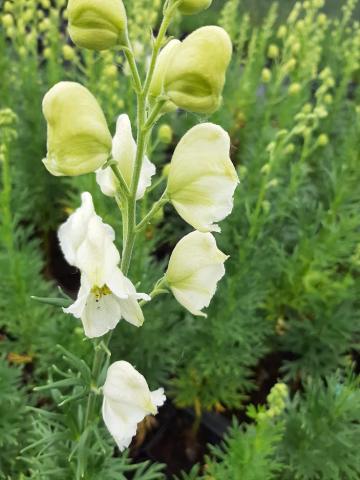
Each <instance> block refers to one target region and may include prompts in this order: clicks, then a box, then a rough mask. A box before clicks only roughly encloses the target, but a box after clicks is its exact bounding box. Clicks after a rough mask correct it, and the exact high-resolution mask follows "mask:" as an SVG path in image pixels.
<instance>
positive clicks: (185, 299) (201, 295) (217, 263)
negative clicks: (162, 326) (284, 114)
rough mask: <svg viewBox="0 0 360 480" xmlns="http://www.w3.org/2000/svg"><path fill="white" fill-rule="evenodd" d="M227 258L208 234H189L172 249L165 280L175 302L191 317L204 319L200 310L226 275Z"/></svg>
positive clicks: (207, 304) (205, 305) (208, 301)
mask: <svg viewBox="0 0 360 480" xmlns="http://www.w3.org/2000/svg"><path fill="white" fill-rule="evenodd" d="M227 258H228V257H227V256H226V255H225V254H224V253H223V252H221V251H220V250H219V249H218V248H217V245H216V241H215V238H214V237H213V235H212V234H211V233H201V232H196V231H195V232H191V233H189V234H188V235H186V236H185V237H183V238H182V239H181V240H180V241H179V242H178V244H177V245H176V247H175V248H174V250H173V252H172V254H171V257H170V260H169V266H168V269H167V272H166V275H165V278H166V280H167V282H168V284H169V286H170V288H171V291H172V293H173V294H174V296H175V298H176V300H177V301H178V302H179V303H180V304H181V305H182V306H183V307H185V308H186V309H187V310H189V312H191V313H192V314H193V315H201V316H204V317H206V315H205V314H204V313H203V312H202V309H203V308H205V307H208V306H209V304H210V301H211V299H212V297H213V296H214V294H215V291H216V287H217V283H218V282H219V280H220V279H221V278H222V277H223V276H224V274H225V267H224V263H225V261H226V260H227Z"/></svg>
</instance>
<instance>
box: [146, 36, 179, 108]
mask: <svg viewBox="0 0 360 480" xmlns="http://www.w3.org/2000/svg"><path fill="white" fill-rule="evenodd" d="M179 45H181V42H180V40H177V39H176V38H174V39H172V40H170V42H168V43H167V44H166V45H165V47H164V48H163V49H162V50H161V52H160V55H159V57H158V59H157V62H156V66H155V70H154V75H153V78H152V81H151V84H150V90H149V92H150V96H151V97H152V98H153V99H155V98H157V97H159V96H160V95H162V94H164V93H165V92H164V81H165V74H166V71H167V69H168V66H169V63H170V60H171V58H172V56H173V54H174V53H175V52H176V49H177V48H178V47H179ZM164 110H165V111H167V112H170V111H172V110H176V105H175V104H174V103H172V102H171V101H168V102H166V105H165V107H164Z"/></svg>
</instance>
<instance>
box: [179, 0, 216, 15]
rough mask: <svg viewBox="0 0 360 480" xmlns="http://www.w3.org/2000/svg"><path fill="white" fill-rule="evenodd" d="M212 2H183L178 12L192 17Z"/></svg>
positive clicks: (190, 0) (189, 0)
mask: <svg viewBox="0 0 360 480" xmlns="http://www.w3.org/2000/svg"><path fill="white" fill-rule="evenodd" d="M211 3H212V0H183V1H182V2H181V3H180V6H179V10H180V12H181V13H182V14H183V15H194V14H195V13H199V12H202V11H203V10H206V9H207V8H209V7H210V5H211Z"/></svg>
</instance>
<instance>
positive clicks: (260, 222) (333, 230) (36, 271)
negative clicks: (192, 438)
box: [0, 0, 360, 480]
mask: <svg viewBox="0 0 360 480" xmlns="http://www.w3.org/2000/svg"><path fill="white" fill-rule="evenodd" d="M7 3H8V2H7ZM10 3H11V5H13V7H12V8H13V9H14V10H10V11H8V10H6V8H9V7H6V8H5V2H2V3H1V4H0V10H1V18H3V17H4V15H5V14H6V13H10V14H11V15H12V17H13V19H14V22H15V24H14V25H13V26H11V25H10V26H5V25H4V22H0V72H1V82H0V99H1V100H0V107H1V108H4V107H11V108H12V110H13V111H14V112H15V113H16V114H17V120H15V117H12V120H11V122H10V124H11V125H10V128H9V124H7V125H6V131H7V133H6V134H5V129H4V125H1V124H0V132H1V133H0V138H1V142H0V143H1V148H2V150H1V163H0V171H1V179H2V191H1V205H0V208H1V215H0V271H1V275H0V317H1V325H0V328H1V341H0V349H1V354H2V355H3V358H2V360H1V362H0V379H1V380H0V383H1V388H0V413H1V412H6V415H2V414H1V415H0V417H1V421H2V422H4V424H3V425H4V426H2V425H0V447H1V448H0V450H1V453H0V472H1V475H3V476H5V475H7V476H9V475H11V477H10V478H14V479H15V478H17V477H16V475H23V477H19V478H32V479H41V478H49V477H50V476H51V477H54V479H56V478H59V479H60V478H61V479H66V478H74V472H73V471H72V470H71V468H73V467H72V466H69V464H68V462H67V459H68V455H69V452H71V451H72V450H73V449H74V448H75V446H76V445H77V440H78V439H77V437H76V431H75V430H74V431H73V432H72V433H73V438H72V439H71V441H70V440H69V438H68V432H69V429H70V430H71V428H70V426H69V425H66V424H64V423H63V417H61V418H60V417H57V416H56V414H55V405H56V404H57V403H59V402H57V401H56V400H55V399H54V398H51V397H48V396H46V395H45V396H44V395H43V394H39V393H36V394H35V393H33V392H32V387H33V385H34V384H43V383H44V382H45V380H44V378H45V374H46V372H47V371H48V368H49V367H50V366H51V365H52V363H53V362H54V352H55V355H56V361H57V365H58V367H59V368H60V369H61V371H65V370H66V368H67V364H66V361H65V360H64V358H63V357H62V354H60V352H59V351H57V350H55V349H54V346H55V345H56V344H57V343H62V344H64V345H66V347H67V349H68V350H70V351H76V352H77V355H78V356H79V357H81V358H83V359H84V360H87V359H88V358H90V356H91V355H92V350H91V346H90V345H89V343H88V342H83V341H82V338H81V334H80V333H79V329H78V328H77V327H78V324H77V323H74V320H72V319H70V318H69V317H68V316H65V315H63V314H62V312H61V311H60V310H57V309H55V308H54V307H50V306H46V305H42V304H38V303H35V302H33V301H32V300H31V299H30V295H31V294H34V293H36V294H37V295H39V296H44V297H46V296H57V295H58V292H57V289H56V288H55V286H54V283H59V281H58V279H55V280H54V279H53V278H52V276H53V271H52V268H51V265H50V263H49V260H51V252H52V249H53V248H54V246H53V244H52V243H53V241H52V238H54V232H55V231H56V229H57V227H58V225H59V224H60V223H61V222H62V221H63V219H64V217H65V215H66V214H67V213H68V212H69V211H71V210H73V209H74V208H75V207H76V206H77V202H78V193H79V192H80V191H84V190H87V191H90V192H91V193H92V194H93V196H94V200H95V204H96V209H97V211H98V212H99V214H100V215H102V217H103V218H104V221H105V222H107V223H110V224H112V225H113V226H114V227H115V228H116V230H117V231H119V229H120V228H121V223H120V221H119V219H118V218H117V217H116V216H115V215H114V214H113V211H112V209H111V208H110V203H109V200H108V199H107V198H105V197H104V196H102V195H101V194H99V193H96V192H97V189H96V188H95V179H94V177H84V178H77V179H71V180H68V179H67V180H59V179H54V178H52V177H51V176H50V175H48V174H47V172H46V171H45V169H43V168H41V166H40V165H41V158H43V157H44V155H45V151H46V146H45V133H44V132H45V125H44V121H43V119H42V116H41V99H42V97H43V94H44V92H45V91H46V90H47V89H48V88H49V87H50V86H51V85H53V84H54V83H56V82H57V81H59V80H62V79H70V78H71V79H72V80H77V81H81V82H82V83H84V84H85V85H86V86H88V87H89V88H90V89H91V91H92V92H93V93H94V94H95V95H96V96H97V97H98V98H99V100H100V103H101V105H102V106H103V108H104V110H105V112H106V115H107V119H108V121H109V124H110V125H111V126H112V131H113V128H114V123H115V120H116V116H117V115H118V113H119V112H122V111H123V110H126V111H127V112H129V114H130V116H131V117H132V118H134V116H135V108H134V105H133V104H132V102H131V100H129V98H130V95H129V91H130V88H131V82H130V76H129V73H130V72H129V71H128V67H127V65H126V63H125V62H124V59H123V58H122V57H121V56H120V55H119V54H116V53H115V54H113V53H109V52H106V53H93V52H85V53H84V51H80V50H79V49H77V48H76V47H73V46H71V43H70V41H69V39H68V36H67V33H66V31H65V28H64V25H65V20H66V19H65V17H64V3H65V2H63V1H62V0H57V1H53V2H52V3H51V6H50V8H49V4H47V2H26V1H25V0H21V1H17V2H10ZM125 3H126V6H127V9H128V14H129V24H130V25H131V32H132V36H133V38H132V41H133V43H134V44H135V49H136V52H137V55H138V57H139V58H140V59H142V60H144V59H145V58H146V56H147V55H148V53H149V52H148V50H147V47H146V44H148V43H149V39H150V28H155V30H156V28H157V21H158V17H157V14H155V12H157V11H158V9H155V8H154V7H153V5H154V3H155V2H151V1H147V0H137V1H134V2H130V1H128V2H125ZM250 3H251V6H252V8H251V9H250V8H249V2H246V1H245V0H243V1H239V0H228V1H226V2H219V1H218V2H214V5H215V8H216V7H218V10H219V14H217V16H216V17H214V20H213V21H214V22H217V21H219V23H220V24H221V25H222V26H223V27H224V28H226V29H227V30H228V31H229V33H230V35H231V37H232V40H233V43H234V58H233V62H232V65H231V68H230V72H229V76H228V80H227V86H226V90H225V92H224V98H223V108H222V109H221V110H220V111H219V112H218V113H216V114H215V115H214V116H213V117H212V119H211V120H212V121H214V122H215V123H219V124H220V125H224V126H225V128H227V129H228V130H229V131H230V133H231V139H232V150H233V151H232V153H233V155H232V157H233V160H234V162H235V164H236V167H237V170H238V173H239V175H240V177H241V185H240V188H239V190H238V192H237V193H236V196H235V207H234V211H233V214H232V216H231V217H230V218H229V219H228V220H227V221H226V222H224V223H223V224H222V235H221V237H220V238H219V245H220V248H221V249H222V250H223V251H225V252H227V253H228V254H229V255H230V259H229V260H228V262H227V264H226V268H227V276H226V277H225V279H224V280H223V282H222V283H221V285H220V286H219V289H218V292H217V297H216V298H215V299H214V302H213V303H212V305H211V306H210V308H209V309H208V311H207V313H208V317H207V318H206V319H201V318H200V319H199V318H196V319H195V318H193V317H192V316H190V315H188V314H186V313H184V312H183V311H182V310H181V309H180V308H179V307H178V306H177V305H175V303H174V302H173V301H172V300H171V298H170V296H164V297H162V299H161V302H160V301H156V300H155V301H154V302H152V303H151V305H149V306H146V307H145V314H146V318H147V320H146V322H145V324H144V327H143V328H142V329H141V330H140V331H137V332H134V330H133V329H132V328H131V327H129V326H127V325H123V324H122V325H121V328H120V329H119V330H118V331H117V332H116V334H115V335H114V337H113V339H112V342H111V349H112V351H113V352H114V354H113V357H114V358H113V359H114V360H117V359H120V358H125V357H126V358H127V359H128V360H129V361H130V362H132V363H133V364H135V365H136V366H137V367H138V368H139V370H140V371H142V373H143V374H144V375H145V377H146V378H147V379H148V380H149V384H150V385H154V386H155V385H158V384H162V382H166V384H167V386H168V389H167V390H168V392H169V393H170V395H171V397H172V399H173V401H174V403H175V405H176V406H178V407H181V408H182V407H192V408H194V409H195V411H196V415H197V417H198V420H199V418H200V417H201V413H202V412H203V411H204V410H217V411H223V410H224V409H228V410H232V409H241V408H242V407H243V405H244V403H245V402H247V399H248V398H249V397H250V396H252V395H255V392H256V391H257V389H259V388H261V387H262V386H263V385H262V384H261V381H260V380H259V375H258V370H257V367H258V365H259V362H262V363H263V362H264V358H265V365H266V367H268V371H266V375H267V377H266V382H265V383H274V382H276V381H277V378H275V377H278V376H279V377H281V376H283V377H284V378H285V379H286V381H287V382H288V383H289V385H291V387H292V389H293V390H294V391H295V390H299V391H298V392H297V393H296V394H295V396H294V398H293V400H291V401H290V402H289V403H288V405H287V409H286V411H285V412H284V413H283V414H282V417H281V421H270V420H266V421H259V420H257V419H255V418H251V419H250V421H251V423H249V424H247V423H246V424H244V423H240V424H239V423H237V424H234V426H233V427H232V428H231V430H230V432H229V434H228V435H227V437H226V440H225V442H224V443H223V444H222V446H221V447H214V448H212V449H211V451H210V454H209V455H208V457H207V459H206V465H207V467H206V469H205V470H204V471H203V469H202V467H201V466H200V465H199V466H195V467H194V469H193V471H192V473H191V474H189V475H185V474H184V478H186V479H189V480H190V479H197V478H204V480H205V479H206V480H210V479H212V478H216V479H217V480H218V479H219V480H222V479H223V478H224V479H227V478H229V479H230V478H234V479H237V478H239V479H240V478H241V480H245V479H249V480H250V479H251V480H257V479H259V480H263V479H266V478H269V479H272V478H273V479H279V480H288V479H301V480H303V479H309V480H310V479H315V478H319V479H329V480H336V479H339V480H340V479H343V478H346V479H349V480H351V479H356V478H358V477H359V475H360V466H359V461H358V458H357V457H356V448H355V447H354V446H355V445H357V444H358V428H357V423H358V421H359V418H358V416H359V412H358V406H357V405H358V404H359V399H358V391H359V390H358V383H357V380H355V379H345V380H344V379H342V378H341V375H340V374H338V375H334V372H335V371H337V370H338V369H339V368H343V367H344V366H345V365H347V364H348V363H349V360H351V358H352V359H354V358H356V355H357V350H358V348H359V347H358V345H359V343H358V338H359V333H360V323H359V313H358V312H359V298H360V295H359V287H360V284H359V269H360V243H359V227H360V213H359V212H360V210H359V204H360V198H359V189H358V184H359V180H360V177H359V175H360V174H359V168H358V164H359V151H360V144H359V142H360V140H359V139H360V135H359V134H360V111H359V100H360V98H359V89H358V82H359V62H360V57H359V55H360V53H359V52H360V49H359V45H360V30H359V25H358V23H357V22H355V21H354V19H355V14H354V11H355V9H356V8H358V7H357V6H356V2H355V1H348V2H338V3H339V4H340V3H341V4H342V5H340V6H339V5H333V4H331V2H327V5H325V10H324V7H322V2H321V1H316V0H311V1H307V2H296V5H295V6H293V7H292V8H291V6H290V5H286V7H284V2H280V5H278V6H276V4H275V3H274V2H265V4H263V5H262V7H261V9H259V10H262V11H263V12H265V14H264V15H263V14H261V15H260V14H259V15H257V12H255V9H254V8H253V4H254V2H250ZM257 3H260V2H257ZM291 3H294V2H291ZM340 7H341V8H340ZM326 8H329V9H331V11H332V16H329V15H327V14H326V11H327V10H326ZM285 13H286V16H285ZM208 15H213V13H211V12H210V11H209V12H207V13H204V14H201V15H200V16H199V17H198V18H194V19H185V20H183V21H182V23H180V19H178V21H177V22H176V23H175V26H174V27H173V31H174V32H177V33H178V32H179V34H180V35H181V34H182V33H183V32H185V31H188V30H189V29H190V28H192V25H193V24H192V22H199V24H204V22H205V19H206V18H209V17H208ZM254 17H261V19H260V18H258V19H257V24H256V25H254ZM145 24H146V26H145ZM65 47H66V48H65ZM120 72H123V73H125V75H119V73H120ZM120 78H121V80H120ZM201 120H203V119H201ZM198 121H199V118H198V117H197V116H195V115H191V114H184V113H178V114H176V115H175V116H174V118H172V117H168V118H166V122H167V123H169V124H170V125H171V126H172V129H173V132H174V145H175V141H177V140H178V139H179V138H180V136H181V135H182V133H183V132H184V131H185V130H186V129H187V128H188V127H189V125H190V126H191V125H193V124H195V123H197V122H198ZM15 132H16V136H17V138H15ZM5 136H6V138H5ZM159 147H160V148H159ZM172 150H173V144H171V145H161V144H160V145H159V142H158V139H157V138H156V135H154V137H153V138H152V146H151V148H150V151H151V160H152V161H153V162H154V163H156V165H157V167H158V169H160V168H162V167H163V166H164V165H165V164H166V162H167V161H168V160H169V157H170V155H171V153H172ZM5 157H6V161H4V158H5ZM5 177H6V178H5ZM159 191H160V187H159V188H158V189H157V190H156V189H155V190H154V191H152V192H151V193H150V194H149V195H148V197H147V199H146V200H145V202H144V211H146V209H147V206H148V205H150V204H151V201H152V200H153V199H154V198H156V195H155V194H156V193H158V192H159ZM142 213H144V212H142ZM160 213H161V214H162V216H160V217H159V218H158V219H157V222H156V223H155V222H154V223H153V224H152V225H150V226H149V227H148V229H147V230H146V231H145V232H144V235H143V236H141V237H140V238H139V243H138V247H137V249H136V252H135V258H134V262H133V265H132V267H131V268H132V270H131V274H132V276H133V277H134V278H137V279H139V281H140V282H141V286H142V288H144V291H150V290H151V287H152V285H153V284H154V281H155V280H156V279H157V278H158V277H159V272H160V271H163V269H164V266H165V265H166V262H167V259H168V252H169V251H171V249H172V248H173V247H174V244H175V239H176V238H178V237H179V236H180V235H182V234H184V233H186V232H187V230H186V227H185V226H184V225H183V223H182V222H181V221H180V220H179V219H177V218H175V216H174V215H173V210H172V209H171V208H168V207H166V208H165V209H164V210H163V211H162V212H160ZM55 243H56V242H55ZM119 243H121V240H120V242H119ZM71 275H72V276H74V277H75V275H76V273H75V272H74V273H72V274H71ZM34 286H36V289H35V290H34ZM71 293H74V292H71ZM269 353H273V354H275V355H277V356H279V357H280V358H281V365H280V370H279V371H278V370H277V367H276V372H275V375H273V373H272V372H270V370H272V367H273V365H268V364H267V361H268V360H267V359H268V358H269V357H266V355H267V354H269ZM5 358H9V359H15V361H16V362H18V363H19V364H27V367H24V369H23V376H21V373H20V370H18V369H17V368H16V369H15V368H13V367H9V366H8V364H7V361H6V360H5ZM27 369H29V371H31V374H29V375H28V374H25V373H24V371H25V372H26V371H27ZM24 375H25V376H26V378H25V377H24ZM51 375H53V377H54V380H55V381H59V380H60V379H61V378H62V377H61V376H60V375H59V374H58V372H55V371H53V370H51ZM24 383H26V384H27V388H26V390H25V388H23V387H22V386H21V385H23V384H24ZM75 388H78V386H76V387H75ZM302 388H304V392H302V391H301V390H302ZM75 391H77V390H75ZM69 392H72V387H71V388H70V387H69V388H68V389H67V390H66V393H69ZM42 402H44V403H45V407H46V408H43V409H42V410H43V411H44V412H45V413H43V414H42V415H40V414H38V412H37V413H36V414H35V412H31V413H30V412H29V411H27V412H26V411H25V403H27V404H29V405H33V406H37V407H39V406H41V407H43V406H44V405H43V403H42ZM65 407H66V406H65ZM66 408H67V407H66ZM76 408H77V404H76V403H75V407H74V410H72V411H71V412H72V413H71V414H72V415H73V417H74V418H77V410H76ZM257 408H259V407H257ZM256 411H258V410H256ZM30 417H33V421H32V422H30V420H31V419H30ZM28 429H29V431H30V433H29V435H28V436H27V440H26V445H25V444H24V443H23V442H25V439H24V438H23V437H25V435H23V434H25V432H26V435H27V434H28ZM64 432H65V433H66V434H64ZM99 436H100V437H101V438H102V435H101V432H100V434H99ZM15 439H16V440H17V441H18V443H19V445H16V443H15ZM41 439H42V440H44V439H45V440H46V441H45V442H44V443H41V444H37V443H36V442H38V441H39V440H41ZM54 439H55V440H56V441H53V440H54ZM64 439H66V440H64ZM20 444H21V445H20ZM20 446H21V448H26V447H30V446H31V448H28V449H27V450H24V451H23V453H22V454H21V457H22V458H21V460H16V457H17V456H18V455H19V449H20ZM103 447H104V449H105V451H106V455H105V456H104V457H102V456H100V454H98V452H97V451H96V449H95V446H94V448H93V450H94V451H92V452H91V453H92V456H91V461H92V462H93V463H92V466H91V470H92V472H93V476H94V478H104V479H109V480H111V479H113V478H114V479H115V478H127V477H128V476H129V475H131V472H132V473H133V475H134V476H135V477H134V478H136V479H137V478H138V479H139V480H140V479H141V480H145V479H148V480H150V479H157V478H159V479H160V478H163V474H162V473H161V469H160V467H158V466H157V465H153V466H147V465H145V464H142V465H139V466H135V465H134V464H132V463H131V462H130V460H129V459H128V458H127V457H125V456H122V457H121V458H117V457H113V450H112V448H111V444H110V443H106V444H105V445H104V446H103ZM59 452H62V455H60V453H59ZM100 457H101V458H105V460H104V461H100V460H99V458H100ZM15 462H17V463H16V465H15ZM24 465H25V466H24ZM5 478H6V477H5Z"/></svg>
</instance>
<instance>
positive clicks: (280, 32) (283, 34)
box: [277, 25, 287, 39]
mask: <svg viewBox="0 0 360 480" xmlns="http://www.w3.org/2000/svg"><path fill="white" fill-rule="evenodd" d="M286 34H287V28H286V27H285V25H280V27H279V30H278V31H277V37H278V38H281V39H283V38H285V37H286Z"/></svg>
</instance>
